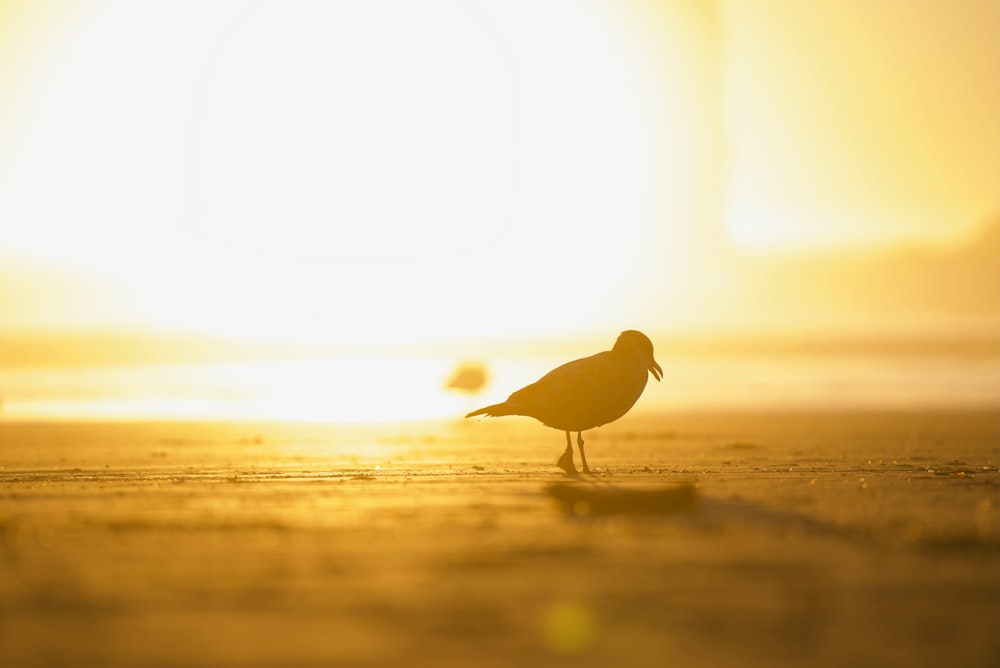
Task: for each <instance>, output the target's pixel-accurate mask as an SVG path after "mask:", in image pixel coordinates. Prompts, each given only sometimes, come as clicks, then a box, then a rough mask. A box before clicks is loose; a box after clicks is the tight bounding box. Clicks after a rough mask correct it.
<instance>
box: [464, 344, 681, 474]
mask: <svg viewBox="0 0 1000 668" xmlns="http://www.w3.org/2000/svg"><path fill="white" fill-rule="evenodd" d="M649 372H652V374H653V377H654V378H656V380H657V381H659V380H660V378H661V377H662V376H663V370H662V369H661V368H660V365H659V364H657V363H656V360H655V359H653V343H652V342H651V341H650V340H649V338H648V337H647V336H646V335H645V334H643V333H642V332H639V331H636V330H634V329H630V330H628V331H625V332H622V333H621V334H620V335H619V336H618V340H617V341H615V345H614V347H613V348H612V349H611V350H605V351H604V352H601V353H597V354H596V355H591V356H590V357H584V358H582V359H578V360H574V361H572V362H567V363H566V364H563V365H562V366H560V367H557V368H555V369H553V370H552V371H550V372H548V373H547V374H545V375H544V376H542V377H541V378H540V379H538V381H536V382H534V383H532V384H531V385H528V386H526V387H522V388H521V389H520V390H517V391H516V392H514V393H513V394H511V395H510V396H509V397H507V401H504V402H502V403H499V404H493V405H492V406H485V407H483V408H480V409H479V410H475V411H472V412H471V413H469V414H468V415H466V416H465V417H473V416H475V415H487V416H490V417H500V416H503V415H525V416H528V417H533V418H535V419H536V420H539V421H540V422H541V423H542V424H544V425H545V426H547V427H552V428H553V429H560V430H562V431H564V432H566V450H565V452H563V454H562V456H561V457H560V458H559V461H558V462H557V466H559V468H561V469H562V470H564V471H566V472H567V473H576V472H577V471H576V466H575V465H574V464H573V445H572V440H571V436H570V432H574V431H575V432H576V444H577V446H578V447H579V448H580V459H581V460H582V461H583V471H584V472H585V473H590V472H591V471H590V468H589V467H588V466H587V455H586V453H585V452H584V449H583V432H585V431H587V430H588V429H593V428H594V427H600V426H601V425H603V424H607V423H609V422H614V421H615V420H617V419H618V418H620V417H621V416H623V415H625V413H627V412H628V411H629V409H630V408H632V406H633V405H634V404H635V402H636V400H638V399H639V396H640V395H642V391H643V390H644V389H645V388H646V381H647V380H648V378H649V376H648V373H649Z"/></svg>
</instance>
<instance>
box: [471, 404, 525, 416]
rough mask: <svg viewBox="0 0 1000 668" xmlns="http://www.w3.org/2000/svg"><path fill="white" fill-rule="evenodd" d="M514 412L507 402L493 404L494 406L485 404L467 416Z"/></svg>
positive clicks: (511, 413) (499, 414) (498, 414)
mask: <svg viewBox="0 0 1000 668" xmlns="http://www.w3.org/2000/svg"><path fill="white" fill-rule="evenodd" d="M513 414H514V412H513V411H512V410H511V408H510V406H508V405H507V402H506V401H505V402H503V403H502V404H493V405H492V406H484V407H482V408H480V409H479V410H475V411H472V412H471V413H469V414H468V415H466V416H465V417H467V418H470V417H474V416H476V415H488V416H489V417H500V416H501V415H513Z"/></svg>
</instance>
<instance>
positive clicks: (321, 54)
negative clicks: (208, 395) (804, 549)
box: [0, 0, 1000, 342]
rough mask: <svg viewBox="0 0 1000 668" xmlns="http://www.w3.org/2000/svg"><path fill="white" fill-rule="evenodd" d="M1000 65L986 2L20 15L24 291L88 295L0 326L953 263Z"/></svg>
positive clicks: (499, 320)
mask: <svg viewBox="0 0 1000 668" xmlns="http://www.w3.org/2000/svg"><path fill="white" fill-rule="evenodd" d="M998 45H1000V8H998V5H997V4H996V3H995V2H976V1H974V0H963V1H962V2H957V3H940V2H932V1H929V0H928V1H925V2H888V1H887V2H880V3H874V4H873V3H868V2H858V1H855V2H838V3H822V4H819V3H798V2H791V1H787V0H785V1H778V0H764V1H760V2H753V3H744V2H735V1H734V2H721V3H719V4H717V5H713V4H711V3H703V2H695V1H694V0H686V1H683V2H677V3H654V2H642V1H639V0H635V1H632V2H598V1H595V2H589V3H580V2H571V1H569V0H552V1H546V2H530V3H529V2H524V3H522V2H486V1H485V0H483V1H478V0H476V1H470V2H456V1H453V0H435V1H430V2H422V3H411V2H402V1H401V0H378V1H374V2H364V3H329V2H281V3H277V2H274V3H269V2H209V3H175V2H157V1H146V2H141V3H134V2H112V1H104V2H89V3H86V4H73V3H63V2H55V1H48V2H46V1H40V2H24V3H17V2H4V3H2V4H0V100H2V102H0V269H3V267H4V266H7V267H11V266H14V263H27V264H31V265H32V266H35V267H38V266H48V267H59V268H60V271H61V272H63V274H64V275H65V277H66V278H65V282H66V283H69V284H76V283H78V282H79V280H80V277H84V278H85V279H86V281H88V282H90V283H92V285H93V287H92V289H91V288H88V289H90V290H91V292H90V294H92V295H94V299H93V306H90V305H87V304H86V299H85V295H86V294H87V293H86V291H84V293H83V295H84V298H82V299H79V300H73V299H67V298H66V296H65V290H62V292H61V293H60V294H62V296H61V297H60V300H59V301H58V303H61V304H63V306H61V307H57V308H52V305H53V304H56V303H57V301H56V300H55V298H54V297H53V295H55V293H57V292H59V290H56V289H54V288H52V289H50V288H51V286H50V288H45V287H44V286H43V285H41V284H39V287H37V288H36V289H37V291H38V292H37V295H32V294H30V293H28V294H25V293H24V292H23V291H22V292H21V293H19V294H18V295H16V296H11V295H6V296H5V295H2V294H0V305H3V306H5V310H6V311H7V312H6V313H5V326H6V327H11V328H22V329H30V328H32V327H36V328H37V327H47V328H51V327H73V326H87V327H94V326H97V325H101V324H104V325H108V326H138V327H145V328H152V329H180V330H197V331H205V332H210V333H215V334H225V335H240V336H246V337H250V338H292V339H303V340H322V341H337V342H352V341H365V342H378V341H387V342H391V341H400V340H421V339H433V338H435V337H442V336H448V337H463V336H473V335H486V334H488V335H491V336H501V337H502V336H511V335H532V334H537V333H541V332H556V333H564V332H580V331H602V332H606V331H607V330H608V328H609V323H614V324H613V325H610V329H611V330H612V331H618V330H620V329H621V328H623V326H621V325H620V323H622V322H626V323H628V326H629V327H637V328H640V329H649V328H655V327H660V326H664V325H666V324H669V323H671V322H676V321H677V320H685V319H687V320H691V319H697V318H698V317H702V316H703V315H704V313H702V310H704V309H708V308H710V306H706V304H708V303H709V302H710V299H708V297H707V296H710V295H711V293H712V289H713V281H717V280H719V276H720V275H721V274H722V273H723V271H722V270H720V269H719V268H718V267H716V268H715V269H714V270H711V269H712V266H713V259H714V258H715V252H716V251H720V250H721V247H722V246H723V245H724V244H727V243H732V242H735V243H737V244H739V245H740V247H742V248H744V249H751V250H752V249H759V248H764V249H776V248H777V249H781V248H793V249H794V248H802V247H806V248H809V247H813V248H816V247H819V248H825V247H830V246H835V245H847V246H865V245H867V244H883V243H899V242H907V243H909V242H922V243H927V244H932V245H933V244H949V243H955V242H956V241H957V240H961V239H964V238H966V237H968V236H969V235H970V234H971V233H972V232H973V231H974V227H975V225H977V224H979V223H980V222H981V221H982V219H983V218H984V217H985V216H987V215H989V214H990V213H992V212H993V211H996V210H997V209H998V208H1000V197H998V195H997V187H996V184H997V183H998V182H1000V134H998V133H1000V130H998V123H997V121H996V119H997V118H1000V92H998V89H1000V85H998V83H997V82H998V81H1000V51H998V49H1000V46H998ZM727 233H728V234H729V236H728V237H727ZM694 285H698V286H699V289H698V290H694V289H692V288H693V286H694ZM46 290H48V292H46ZM77 290H78V291H79V288H77ZM50 298H52V299H51V300H50ZM70 303H75V306H71V305H70ZM12 304H13V305H15V306H16V308H11V305H12Z"/></svg>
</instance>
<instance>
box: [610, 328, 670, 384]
mask: <svg viewBox="0 0 1000 668" xmlns="http://www.w3.org/2000/svg"><path fill="white" fill-rule="evenodd" d="M612 350H615V351H618V352H626V353H628V354H630V355H635V356H637V357H639V358H640V359H641V360H642V361H643V363H644V364H645V365H646V368H647V369H648V370H649V371H650V373H652V374H653V378H656V380H660V378H662V377H663V369H661V368H660V365H659V364H657V363H656V360H655V359H653V342H652V341H650V340H649V337H648V336H646V335H645V334H643V333H642V332H640V331H638V330H635V329H629V330H626V331H624V332H622V333H621V334H619V335H618V340H617V341H615V347H614V348H612Z"/></svg>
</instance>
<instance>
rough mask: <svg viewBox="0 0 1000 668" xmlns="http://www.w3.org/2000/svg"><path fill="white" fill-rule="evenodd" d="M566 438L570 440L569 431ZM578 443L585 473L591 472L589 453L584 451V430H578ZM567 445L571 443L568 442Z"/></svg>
mask: <svg viewBox="0 0 1000 668" xmlns="http://www.w3.org/2000/svg"><path fill="white" fill-rule="evenodd" d="M566 439H567V440H569V432H568V431H567V432H566ZM576 444H577V446H578V447H579V448H580V459H582V460H583V472H584V473H590V472H591V471H590V467H589V466H587V453H585V452H584V451H583V432H582V431H578V432H576ZM567 445H569V444H568V443H567Z"/></svg>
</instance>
